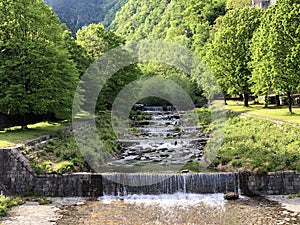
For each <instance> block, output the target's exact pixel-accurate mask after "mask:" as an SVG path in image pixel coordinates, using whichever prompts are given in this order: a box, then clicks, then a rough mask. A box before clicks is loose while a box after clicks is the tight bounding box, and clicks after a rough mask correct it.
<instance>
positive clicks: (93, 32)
mask: <svg viewBox="0 0 300 225" xmlns="http://www.w3.org/2000/svg"><path fill="white" fill-rule="evenodd" d="M76 36H77V40H76V43H77V44H78V45H80V46H82V48H84V49H85V50H86V52H87V54H88V55H89V57H91V58H92V59H93V60H97V59H98V58H99V57H101V56H102V55H103V54H105V53H107V52H109V50H111V49H114V48H117V47H118V46H121V45H123V44H125V39H124V38H123V37H121V36H119V35H117V34H115V33H114V32H113V31H107V30H106V29H105V28H104V26H103V25H102V24H101V23H98V24H90V25H89V26H88V27H83V28H82V29H81V30H79V31H78V32H77V34H76ZM108 54H109V53H108ZM128 55H129V54H126V52H124V55H123V56H122V55H119V56H118V57H119V58H120V60H124V59H126V60H128V58H127V57H128ZM109 66H110V68H113V66H114V65H109ZM140 74H141V71H140V69H139V68H138V67H137V66H136V65H130V66H127V67H126V68H123V69H122V70H120V71H118V72H117V73H116V74H114V75H113V76H112V77H111V78H110V79H109V80H108V81H106V80H104V78H103V79H102V78H101V77H100V78H99V77H95V76H98V75H99V74H98V73H97V72H93V73H91V74H90V75H89V76H87V77H85V78H86V79H89V81H91V80H95V81H98V80H99V79H100V80H101V82H105V85H104V87H103V88H102V90H101V92H100V95H99V97H98V100H97V106H96V108H97V109H101V110H103V109H111V107H112V104H113V102H114V99H115V97H116V96H117V94H118V93H119V92H120V91H121V90H122V88H123V87H124V86H125V85H127V84H129V83H130V82H131V81H134V80H136V79H137V78H138V76H140ZM86 83H89V86H86V85H85V84H83V85H82V87H83V89H84V91H85V98H86V100H87V101H86V102H85V104H89V102H88V101H89V99H90V98H89V96H92V95H93V92H94V91H96V90H97V89H98V88H97V84H95V86H93V87H91V85H94V82H86Z"/></svg>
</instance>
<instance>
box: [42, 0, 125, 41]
mask: <svg viewBox="0 0 300 225" xmlns="http://www.w3.org/2000/svg"><path fill="white" fill-rule="evenodd" d="M126 1H127V0H45V3H46V4H48V5H49V6H51V7H52V9H53V11H54V12H55V13H56V14H57V15H58V16H59V18H60V20H61V22H62V23H65V24H67V26H68V27H69V29H70V30H71V31H72V34H73V35H75V34H76V32H77V30H79V29H81V28H82V27H83V26H88V25H89V24H91V23H99V22H101V23H103V24H104V26H105V27H108V26H109V25H110V23H111V22H112V21H113V19H114V17H115V14H116V12H117V11H118V10H119V9H120V8H121V7H122V5H123V4H124V3H125V2H126Z"/></svg>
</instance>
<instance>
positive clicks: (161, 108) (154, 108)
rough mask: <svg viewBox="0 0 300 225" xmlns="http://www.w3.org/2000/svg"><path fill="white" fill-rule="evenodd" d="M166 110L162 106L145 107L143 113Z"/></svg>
mask: <svg viewBox="0 0 300 225" xmlns="http://www.w3.org/2000/svg"><path fill="white" fill-rule="evenodd" d="M163 110H164V109H163V107H162V106H144V107H143V111H146V112H162V111H163Z"/></svg>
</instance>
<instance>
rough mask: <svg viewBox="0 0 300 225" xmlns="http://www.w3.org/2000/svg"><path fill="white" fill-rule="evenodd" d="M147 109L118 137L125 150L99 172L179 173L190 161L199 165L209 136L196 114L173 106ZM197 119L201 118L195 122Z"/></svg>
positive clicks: (133, 117) (133, 118)
mask: <svg viewBox="0 0 300 225" xmlns="http://www.w3.org/2000/svg"><path fill="white" fill-rule="evenodd" d="M168 109H169V111H163V107H161V106H147V107H144V108H143V110H144V111H143V112H144V115H142V116H141V115H137V116H132V118H131V123H132V127H131V129H133V130H134V132H133V130H126V132H125V133H122V134H120V135H118V141H119V142H120V143H122V146H123V147H122V149H121V151H120V153H119V154H118V155H117V156H114V157H112V159H110V160H109V162H108V163H106V164H105V165H103V166H101V168H99V169H98V172H101V173H103V172H127V173H137V172H138V173H147V172H155V173H159V172H162V173H166V172H173V173H174V172H178V171H180V169H181V168H182V167H183V166H184V165H185V164H186V163H187V162H194V163H199V162H200V161H201V160H202V159H203V154H204V151H203V149H204V147H205V145H206V143H207V140H208V139H209V134H208V133H205V132H201V130H202V129H203V128H204V127H200V126H198V122H197V121H198V117H197V116H196V117H195V112H193V111H190V112H177V111H173V110H174V109H173V108H172V107H168ZM195 118H197V119H195Z"/></svg>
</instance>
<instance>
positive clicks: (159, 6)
mask: <svg viewBox="0 0 300 225" xmlns="http://www.w3.org/2000/svg"><path fill="white" fill-rule="evenodd" d="M225 4H226V2H225V0H197V1H195V0H187V1H179V0H172V1H170V0H167V1H161V0H153V1H146V0H141V1H134V0H129V1H128V2H127V3H126V4H125V5H124V6H123V7H122V8H121V10H120V12H118V13H117V15H116V18H115V20H114V21H113V22H112V24H111V26H110V28H111V29H113V30H116V31H117V33H120V34H123V35H125V36H126V37H127V40H128V41H135V40H141V39H146V38H148V39H154V40H158V39H161V40H166V41H169V42H173V43H177V44H180V45H182V46H185V47H187V48H189V49H192V50H196V52H200V49H202V47H203V45H204V44H205V42H206V40H207V39H208V37H209V31H210V29H211V25H213V24H214V22H215V20H216V18H218V17H219V16H220V15H224V14H225Z"/></svg>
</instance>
